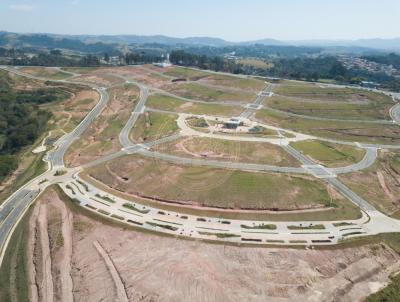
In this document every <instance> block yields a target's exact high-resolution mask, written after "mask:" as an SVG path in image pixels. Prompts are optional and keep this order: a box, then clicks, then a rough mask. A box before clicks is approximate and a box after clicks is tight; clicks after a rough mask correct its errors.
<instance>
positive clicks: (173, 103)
mask: <svg viewBox="0 0 400 302" xmlns="http://www.w3.org/2000/svg"><path fill="white" fill-rule="evenodd" d="M146 106H147V107H149V108H153V109H159V110H166V111H173V112H182V113H193V114H206V115H217V116H218V115H221V116H236V115H238V114H240V112H242V111H243V108H242V107H240V106H228V105H219V104H203V103H191V102H185V101H182V100H180V99H177V98H174V97H171V96H167V95H162V94H154V95H151V96H150V97H149V99H148V101H147V102H146Z"/></svg>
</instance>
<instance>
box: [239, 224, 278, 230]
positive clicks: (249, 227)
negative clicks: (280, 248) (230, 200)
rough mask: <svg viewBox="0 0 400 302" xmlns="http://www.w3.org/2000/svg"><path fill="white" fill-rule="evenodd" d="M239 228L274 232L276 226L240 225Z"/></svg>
mask: <svg viewBox="0 0 400 302" xmlns="http://www.w3.org/2000/svg"><path fill="white" fill-rule="evenodd" d="M240 227H242V228H243V229H248V230H276V224H264V223H262V224H254V225H245V224H241V225H240Z"/></svg>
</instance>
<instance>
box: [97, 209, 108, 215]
mask: <svg viewBox="0 0 400 302" xmlns="http://www.w3.org/2000/svg"><path fill="white" fill-rule="evenodd" d="M97 212H99V213H100V214H103V215H107V216H108V215H110V212H107V211H104V210H103V209H99V210H97Z"/></svg>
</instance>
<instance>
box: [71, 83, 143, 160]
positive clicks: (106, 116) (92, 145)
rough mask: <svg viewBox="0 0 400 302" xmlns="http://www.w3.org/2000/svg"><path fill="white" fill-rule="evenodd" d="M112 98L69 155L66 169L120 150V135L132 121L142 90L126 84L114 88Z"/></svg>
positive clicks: (76, 142) (111, 91) (111, 92)
mask: <svg viewBox="0 0 400 302" xmlns="http://www.w3.org/2000/svg"><path fill="white" fill-rule="evenodd" d="M109 94H110V100H109V103H108V104H107V106H106V108H105V109H104V111H103V112H102V113H101V115H100V116H99V117H98V118H97V119H96V120H95V121H94V122H93V123H92V124H91V125H90V127H89V129H88V130H87V131H85V133H84V134H83V135H82V137H81V138H80V139H78V140H76V141H75V142H74V143H73V144H72V146H71V147H70V148H69V150H68V151H67V153H66V156H65V163H66V165H67V166H78V165H81V164H83V163H86V162H88V161H91V160H94V159H96V158H98V157H100V156H103V155H107V154H111V153H114V152H117V151H118V150H119V149H120V144H119V141H118V135H119V132H120V131H121V130H122V128H123V127H124V125H125V123H126V121H127V120H128V118H129V115H130V112H131V111H132V109H133V107H134V104H135V101H136V99H137V97H138V95H139V89H138V88H137V87H136V86H135V85H131V84H130V85H128V84H126V85H124V86H119V87H114V88H111V89H110V90H109Z"/></svg>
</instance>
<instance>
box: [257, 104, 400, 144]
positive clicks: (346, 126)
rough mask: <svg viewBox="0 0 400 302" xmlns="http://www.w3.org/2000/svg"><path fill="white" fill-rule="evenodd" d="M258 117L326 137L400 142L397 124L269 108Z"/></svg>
mask: <svg viewBox="0 0 400 302" xmlns="http://www.w3.org/2000/svg"><path fill="white" fill-rule="evenodd" d="M256 118H257V119H259V120H261V121H263V122H266V123H269V124H272V125H274V126H279V127H282V128H286V129H290V130H294V131H298V132H302V133H308V134H312V135H315V136H319V137H324V138H332V139H337V140H344V141H351V142H365V143H385V144H386V143H388V144H398V143H400V127H399V126H398V125H395V124H385V125H383V124H368V123H357V122H349V121H321V120H310V119H305V118H300V117H293V116H287V115H285V114H282V113H278V112H274V111H271V110H269V109H261V110H258V111H257V112H256Z"/></svg>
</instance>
